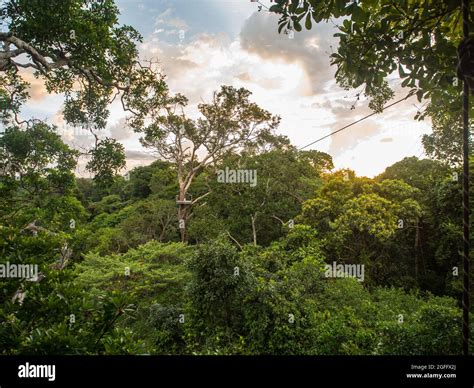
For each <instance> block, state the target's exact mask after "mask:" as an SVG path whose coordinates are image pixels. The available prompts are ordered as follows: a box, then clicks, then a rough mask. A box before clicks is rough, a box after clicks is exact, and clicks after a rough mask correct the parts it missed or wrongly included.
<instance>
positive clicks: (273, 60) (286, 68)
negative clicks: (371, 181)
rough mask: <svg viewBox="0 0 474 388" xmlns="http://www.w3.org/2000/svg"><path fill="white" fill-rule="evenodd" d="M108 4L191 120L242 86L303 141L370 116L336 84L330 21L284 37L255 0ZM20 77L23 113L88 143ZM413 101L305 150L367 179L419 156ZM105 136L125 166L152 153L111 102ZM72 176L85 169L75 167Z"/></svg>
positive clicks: (56, 104) (57, 102)
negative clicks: (185, 102)
mask: <svg viewBox="0 0 474 388" xmlns="http://www.w3.org/2000/svg"><path fill="white" fill-rule="evenodd" d="M262 3H263V4H266V5H269V4H270V2H269V1H268V0H267V1H266V0H262ZM116 4H117V6H118V7H119V9H120V11H121V17H120V22H121V23H123V24H129V25H131V26H133V27H134V28H136V29H137V30H138V31H139V32H140V33H141V34H142V36H143V38H144V40H143V43H141V44H139V51H140V56H141V58H143V59H152V58H153V59H155V60H156V59H157V60H158V61H159V62H160V67H161V69H162V71H163V73H164V74H165V75H166V81H167V84H168V86H169V88H170V91H171V92H172V93H178V92H179V93H181V94H184V95H186V96H187V97H188V98H189V106H188V113H189V115H190V116H191V117H197V115H198V111H197V104H199V103H201V102H202V101H205V102H209V101H210V99H211V96H212V93H213V91H215V90H218V89H219V88H220V86H221V85H232V86H235V87H245V88H247V89H248V90H250V91H251V92H252V96H251V99H252V101H254V102H256V103H257V104H258V105H259V106H261V107H262V108H264V109H266V110H268V111H270V112H271V113H272V114H274V115H279V116H280V117H281V124H280V126H279V128H278V133H280V134H283V135H285V136H287V137H288V138H289V139H290V140H291V143H292V144H293V145H295V146H298V147H303V146H306V145H307V144H309V143H311V142H313V141H315V140H316V139H319V138H321V137H323V136H325V135H327V134H329V133H331V132H333V131H335V130H337V129H339V128H341V127H344V126H345V125H347V124H349V123H351V122H353V121H356V120H358V119H360V118H361V117H363V116H365V115H367V114H369V113H371V111H370V109H369V108H368V102H367V101H366V100H364V98H361V99H360V100H359V101H357V104H356V105H355V109H351V106H352V105H353V104H354V102H356V97H355V95H356V93H357V91H356V90H353V91H344V90H342V89H341V88H339V87H338V86H337V85H336V82H335V79H334V74H335V71H336V68H335V67H334V66H331V65H330V61H329V55H330V53H331V52H333V51H335V50H337V44H338V42H337V39H336V38H334V37H333V34H335V33H336V32H337V24H338V21H332V22H329V23H321V24H317V25H313V29H312V30H311V31H302V32H300V33H295V34H294V36H293V37H292V39H290V37H289V36H288V35H285V34H278V31H277V27H278V16H277V15H274V14H270V13H269V12H266V11H265V9H262V11H260V12H259V11H258V4H256V3H255V2H251V1H250V0H116ZM339 22H340V21H339ZM355 55H357V54H356V53H355ZM29 81H31V83H32V88H31V90H30V94H31V99H30V100H29V102H28V105H27V106H26V108H25V109H24V111H23V112H22V113H23V114H25V115H31V116H34V117H37V118H41V119H44V120H47V121H49V122H50V123H53V124H55V125H56V126H57V127H58V130H59V132H60V133H61V134H62V136H63V139H64V140H65V141H66V142H67V143H69V144H71V145H74V146H78V145H79V146H80V145H86V144H87V143H88V142H91V141H92V139H90V137H88V136H87V134H85V133H81V131H78V130H77V129H72V128H70V127H68V126H67V125H66V124H65V122H64V120H63V118H62V113H61V112H62V111H61V109H62V103H63V97H62V96H59V95H48V94H47V93H45V91H44V88H43V87H42V84H41V81H39V80H36V79H34V77H33V76H31V77H30V78H29ZM389 83H390V84H391V85H392V87H393V88H394V90H395V91H396V95H395V98H394V100H395V99H399V98H401V97H404V96H405V95H406V93H407V90H404V89H402V88H401V86H400V80H399V79H398V76H397V75H393V76H391V77H390V79H389ZM417 104H419V103H418V102H417V100H416V97H412V98H410V99H408V100H407V101H405V102H402V103H400V104H398V105H396V106H394V107H393V108H390V109H388V110H386V111H385V112H384V113H383V114H380V115H376V116H372V117H371V118H369V119H367V120H364V121H362V122H361V123H359V124H356V125H354V126H352V127H350V128H348V129H346V130H344V131H341V132H339V133H338V134H334V135H332V136H330V137H328V138H326V139H325V140H323V141H320V142H317V143H316V144H314V145H312V146H310V147H308V148H307V149H316V150H319V151H323V152H327V153H329V154H330V155H331V156H332V157H333V160H334V164H335V168H336V169H341V168H351V169H352V170H354V171H355V172H356V173H357V175H364V176H368V177H373V176H375V175H378V174H379V173H381V172H383V171H384V169H385V168H386V167H387V166H390V165H391V164H393V163H395V162H397V161H399V160H401V159H403V158H404V157H406V156H417V157H423V155H424V153H423V147H422V145H421V138H422V136H423V134H426V133H430V132H431V126H430V122H429V121H425V122H418V121H415V120H414V119H413V117H414V116H415V114H416V112H417V109H418V106H417ZM105 134H106V135H109V136H113V137H115V138H116V139H117V140H119V141H120V142H121V143H122V144H123V145H124V147H125V149H126V156H127V169H131V168H133V167H136V166H140V165H147V164H149V163H151V162H152V161H153V160H155V157H154V156H153V155H152V154H151V153H150V152H149V151H147V150H145V149H143V147H141V145H140V143H139V137H138V135H137V134H135V133H133V131H131V130H130V129H128V128H127V127H126V124H125V114H124V112H122V111H121V107H120V106H119V105H118V104H115V105H112V106H111V116H110V119H109V123H108V127H107V130H106V132H105ZM77 173H78V174H79V175H83V176H88V175H87V172H85V170H84V167H83V165H82V166H79V169H78V171H77Z"/></svg>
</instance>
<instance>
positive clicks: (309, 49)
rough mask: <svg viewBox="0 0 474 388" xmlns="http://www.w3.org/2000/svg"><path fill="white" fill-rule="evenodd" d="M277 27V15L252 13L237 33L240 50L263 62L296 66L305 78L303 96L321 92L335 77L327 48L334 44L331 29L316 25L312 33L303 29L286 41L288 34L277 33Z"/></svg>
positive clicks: (332, 30) (332, 29)
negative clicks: (306, 80)
mask: <svg viewBox="0 0 474 388" xmlns="http://www.w3.org/2000/svg"><path fill="white" fill-rule="evenodd" d="M277 25H278V16H277V15H273V14H261V13H255V14H253V15H252V16H251V17H250V18H248V19H247V20H246V22H245V23H244V25H243V28H242V31H241V33H240V41H241V46H242V49H244V50H246V51H248V52H249V53H253V54H256V55H258V56H260V57H261V58H262V59H264V60H271V61H277V62H285V63H297V64H298V65H300V66H301V67H302V68H303V69H304V71H305V73H306V75H307V77H308V83H307V85H306V86H307V87H306V88H303V90H302V95H304V96H314V95H317V94H321V93H324V89H325V85H326V83H327V82H328V81H330V80H332V79H333V78H334V73H335V69H334V68H332V67H331V66H330V61H329V52H330V50H331V47H330V46H331V45H334V44H335V39H334V37H333V34H334V32H335V31H334V28H333V26H331V25H328V24H319V25H318V26H317V27H316V28H314V29H313V30H310V31H307V30H303V31H301V32H298V33H295V34H294V38H293V39H289V38H288V36H287V35H284V34H278V31H277Z"/></svg>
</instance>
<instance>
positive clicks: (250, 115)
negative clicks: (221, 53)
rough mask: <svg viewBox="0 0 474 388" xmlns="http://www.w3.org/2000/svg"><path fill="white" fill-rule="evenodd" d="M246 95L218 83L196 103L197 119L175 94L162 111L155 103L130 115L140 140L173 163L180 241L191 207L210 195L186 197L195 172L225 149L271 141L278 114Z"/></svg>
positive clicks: (216, 160) (209, 164)
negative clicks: (144, 111)
mask: <svg viewBox="0 0 474 388" xmlns="http://www.w3.org/2000/svg"><path fill="white" fill-rule="evenodd" d="M250 94H251V93H250V92H249V91H248V90H246V89H244V88H240V89H236V88H234V87H232V86H222V87H221V89H220V90H219V91H218V92H215V93H214V95H213V100H212V102H211V103H208V104H205V103H203V104H199V106H198V108H199V111H200V113H201V117H200V118H198V119H197V120H191V119H189V118H188V117H187V116H186V114H185V112H184V108H185V107H186V105H187V102H188V100H187V99H186V97H184V96H182V95H179V94H178V95H176V96H174V97H169V98H168V99H167V102H166V107H165V109H164V110H163V109H161V107H160V106H158V107H155V108H153V109H151V110H150V111H149V113H148V117H147V120H145V119H142V118H139V119H137V118H133V119H132V120H131V124H132V126H133V127H134V129H136V130H137V131H140V132H142V133H143V137H142V138H141V141H142V144H143V145H144V146H145V147H149V148H152V149H154V150H155V151H156V152H157V153H158V155H159V157H160V158H162V159H164V160H167V161H170V162H172V163H173V164H174V166H175V167H176V170H177V176H178V186H179V187H178V195H177V198H176V200H177V204H178V220H179V222H180V230H181V239H182V241H186V239H187V236H186V225H187V221H188V217H189V214H190V208H191V206H192V205H194V204H196V203H197V202H198V201H200V200H201V199H203V198H204V197H206V196H207V195H208V194H209V192H206V193H204V194H203V195H200V196H199V197H197V198H194V199H190V198H189V197H188V192H189V189H190V187H191V184H192V182H193V180H194V179H195V177H196V176H197V175H198V174H199V173H201V172H202V171H203V169H204V168H206V167H208V166H211V165H215V163H217V162H218V161H220V160H222V159H223V158H224V157H225V156H226V155H229V154H230V153H233V152H237V151H238V150H239V149H242V148H243V147H246V146H251V145H258V144H262V143H264V142H266V141H268V140H271V139H272V135H271V133H272V131H273V130H274V129H275V128H276V127H277V126H278V124H279V121H280V119H279V117H277V116H272V115H271V114H270V113H269V112H267V111H266V110H264V109H262V108H260V107H259V106H258V105H257V104H255V103H253V102H251V101H250V99H249V97H250ZM147 123H148V125H147ZM144 124H145V125H144Z"/></svg>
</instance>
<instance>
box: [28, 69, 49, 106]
mask: <svg viewBox="0 0 474 388" xmlns="http://www.w3.org/2000/svg"><path fill="white" fill-rule="evenodd" d="M21 77H22V78H23V79H24V80H25V81H26V82H28V83H29V84H30V87H29V89H28V93H29V94H30V99H31V101H34V102H41V101H42V100H44V99H45V98H46V97H47V96H48V94H49V93H48V91H47V90H46V86H45V84H44V81H43V79H42V78H36V77H35V76H34V74H33V73H32V72H31V71H29V70H24V71H22V72H21Z"/></svg>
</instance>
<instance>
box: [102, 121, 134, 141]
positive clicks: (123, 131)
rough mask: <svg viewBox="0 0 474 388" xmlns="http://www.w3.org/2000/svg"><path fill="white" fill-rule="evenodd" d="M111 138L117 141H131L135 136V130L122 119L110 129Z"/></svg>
mask: <svg viewBox="0 0 474 388" xmlns="http://www.w3.org/2000/svg"><path fill="white" fill-rule="evenodd" d="M108 129H109V131H110V136H112V137H113V138H115V139H117V140H125V139H129V138H131V137H132V136H133V134H134V132H133V130H132V129H131V128H130V127H129V126H128V125H127V123H126V120H125V118H121V119H120V120H118V121H117V122H116V123H115V124H114V125H112V126H110V127H109V128H108Z"/></svg>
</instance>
